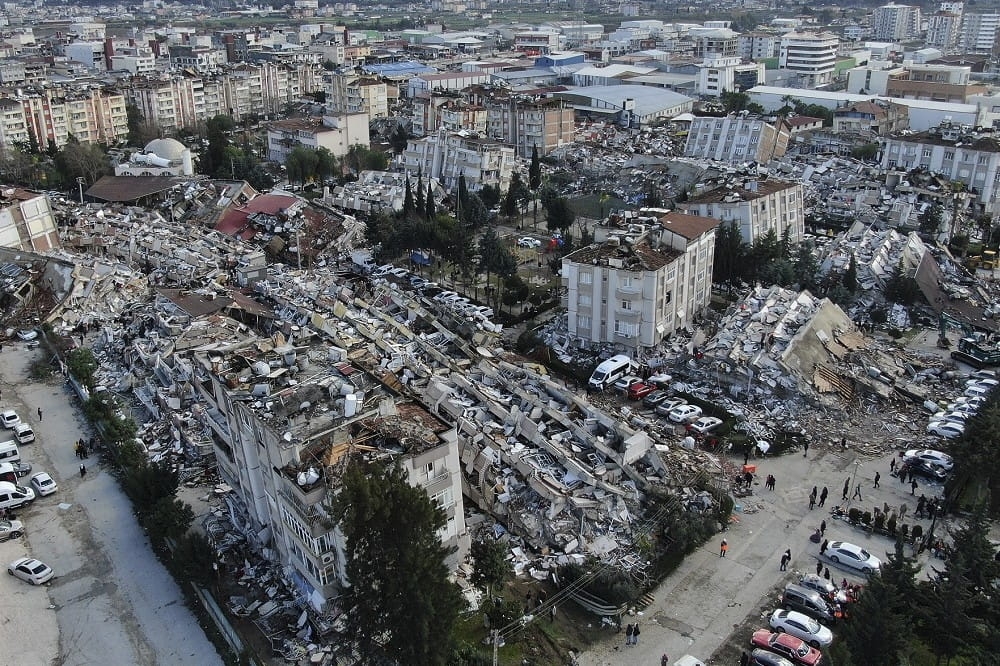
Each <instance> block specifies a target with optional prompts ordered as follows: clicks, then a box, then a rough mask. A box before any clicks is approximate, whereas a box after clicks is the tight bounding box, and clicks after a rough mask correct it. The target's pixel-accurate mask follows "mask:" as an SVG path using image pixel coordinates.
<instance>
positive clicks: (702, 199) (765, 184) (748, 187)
mask: <svg viewBox="0 0 1000 666" xmlns="http://www.w3.org/2000/svg"><path fill="white" fill-rule="evenodd" d="M797 184H798V183H793V182H791V181H787V180H777V179H774V178H768V179H766V180H740V181H736V182H731V183H725V184H724V183H721V182H720V183H717V184H716V186H715V187H714V188H712V189H710V190H708V191H707V192H704V193H702V194H697V195H694V196H691V197H690V198H689V199H688V200H687V201H685V202H684V203H681V204H678V205H679V206H680V207H682V208H683V207H684V206H686V205H696V204H705V203H734V202H735V201H753V200H754V199H759V198H761V197H766V196H770V195H772V194H774V193H775V192H780V191H782V190H787V189H790V188H792V187H795V186H796V185H797ZM734 197H735V201H734Z"/></svg>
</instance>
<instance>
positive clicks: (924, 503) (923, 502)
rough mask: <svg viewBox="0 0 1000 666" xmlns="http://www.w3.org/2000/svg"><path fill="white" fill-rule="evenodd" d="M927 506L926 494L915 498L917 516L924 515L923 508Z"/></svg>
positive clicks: (921, 516)
mask: <svg viewBox="0 0 1000 666" xmlns="http://www.w3.org/2000/svg"><path fill="white" fill-rule="evenodd" d="M925 508H927V496H926V495H921V496H920V499H918V500H917V518H923V517H924V509H925Z"/></svg>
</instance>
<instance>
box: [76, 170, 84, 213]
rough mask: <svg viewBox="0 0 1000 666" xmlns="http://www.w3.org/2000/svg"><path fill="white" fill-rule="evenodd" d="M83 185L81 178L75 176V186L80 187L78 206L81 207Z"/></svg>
mask: <svg viewBox="0 0 1000 666" xmlns="http://www.w3.org/2000/svg"><path fill="white" fill-rule="evenodd" d="M83 183H84V178H83V176H77V177H76V184H77V185H78V186H79V187H80V205H81V206H82V205H83Z"/></svg>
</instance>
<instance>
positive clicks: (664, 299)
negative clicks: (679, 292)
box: [663, 291, 674, 305]
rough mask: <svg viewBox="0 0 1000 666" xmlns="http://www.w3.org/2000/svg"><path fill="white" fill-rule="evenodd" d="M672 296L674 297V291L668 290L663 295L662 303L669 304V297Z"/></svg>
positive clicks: (671, 297)
mask: <svg viewBox="0 0 1000 666" xmlns="http://www.w3.org/2000/svg"><path fill="white" fill-rule="evenodd" d="M673 297H674V292H672V291H668V292H667V293H666V294H664V295H663V304H664V305H667V304H669V303H670V301H671V299H673Z"/></svg>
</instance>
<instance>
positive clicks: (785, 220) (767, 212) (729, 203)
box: [677, 179, 806, 243]
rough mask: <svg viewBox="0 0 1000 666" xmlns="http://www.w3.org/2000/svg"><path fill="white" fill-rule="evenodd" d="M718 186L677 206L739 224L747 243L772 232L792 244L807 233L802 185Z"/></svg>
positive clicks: (758, 182)
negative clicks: (786, 238) (785, 238)
mask: <svg viewBox="0 0 1000 666" xmlns="http://www.w3.org/2000/svg"><path fill="white" fill-rule="evenodd" d="M713 185H717V186H714V187H712V188H711V189H707V190H705V191H703V192H699V191H697V190H696V192H695V194H694V195H692V196H691V197H689V198H688V200H687V201H684V202H683V203H678V204H677V208H678V209H679V210H681V211H683V212H685V213H688V214H690V215H700V216H702V217H710V218H712V219H714V220H718V221H719V222H720V223H725V224H728V223H731V222H732V223H735V224H736V228H737V229H739V230H740V235H741V236H742V237H743V240H744V241H745V242H747V243H753V242H754V241H756V240H757V239H758V238H760V237H762V236H764V235H765V234H767V233H768V232H769V231H773V232H774V233H775V234H777V236H778V237H779V238H783V237H785V236H786V235H787V237H788V239H789V240H790V241H791V242H792V243H799V242H801V241H802V235H803V234H804V233H805V219H806V215H805V199H804V195H803V193H802V185H800V184H798V183H792V182H789V181H784V180H777V179H767V180H745V181H742V180H741V181H738V182H729V183H716V184H713Z"/></svg>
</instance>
